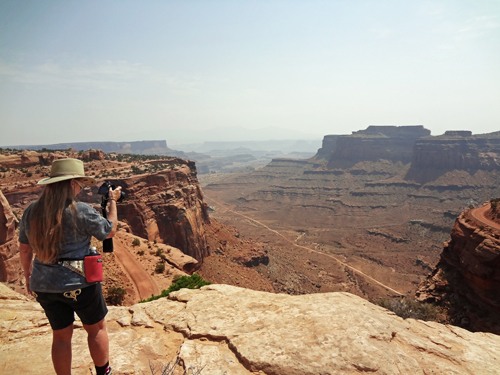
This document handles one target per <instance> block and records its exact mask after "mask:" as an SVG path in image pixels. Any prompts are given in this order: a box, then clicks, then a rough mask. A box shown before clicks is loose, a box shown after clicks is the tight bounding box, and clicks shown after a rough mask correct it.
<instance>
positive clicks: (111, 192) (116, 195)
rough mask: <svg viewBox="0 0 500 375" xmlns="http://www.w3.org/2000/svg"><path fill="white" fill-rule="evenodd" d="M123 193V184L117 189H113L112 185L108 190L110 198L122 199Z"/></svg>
mask: <svg viewBox="0 0 500 375" xmlns="http://www.w3.org/2000/svg"><path fill="white" fill-rule="evenodd" d="M121 194H122V187H121V186H118V187H117V188H116V189H115V190H113V188H111V187H110V188H109V192H108V199H110V200H115V201H117V200H118V199H120V197H121Z"/></svg>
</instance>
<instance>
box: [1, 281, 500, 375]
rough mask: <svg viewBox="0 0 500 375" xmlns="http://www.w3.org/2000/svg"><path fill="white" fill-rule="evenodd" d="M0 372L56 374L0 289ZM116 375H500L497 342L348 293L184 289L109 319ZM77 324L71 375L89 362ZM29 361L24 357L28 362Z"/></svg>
mask: <svg viewBox="0 0 500 375" xmlns="http://www.w3.org/2000/svg"><path fill="white" fill-rule="evenodd" d="M0 320H1V322H2V324H0V344H1V346H0V363H2V364H3V365H0V372H1V373H6V374H7V373H16V374H37V375H39V374H42V375H43V374H53V370H52V364H51V362H50V343H51V331H50V327H49V326H48V323H47V320H46V319H45V317H44V314H43V311H42V310H41V309H40V307H39V306H38V304H37V303H35V302H32V301H29V300H27V299H26V298H24V297H19V296H18V295H16V294H15V293H13V292H12V291H10V290H9V289H8V287H6V286H5V285H3V284H0ZM107 324H108V332H109V337H110V343H111V363H112V365H113V368H114V373H115V372H116V373H117V374H129V375H134V374H137V375H139V374H143V373H144V374H148V375H149V374H150V373H151V371H150V364H153V365H155V366H157V368H158V366H160V365H161V364H166V363H172V362H174V361H176V359H177V360H178V361H179V364H180V366H181V367H179V368H178V370H177V371H176V372H175V375H178V374H180V373H181V372H182V369H183V368H182V367H184V368H187V369H189V368H191V369H196V370H201V372H200V373H199V374H200V375H221V374H226V375H251V374H254V375H257V374H258V375H285V374H286V375H294V374H297V375H298V374H300V375H307V374H314V375H317V374H323V375H326V374H364V373H373V374H405V375H406V374H500V354H499V353H500V337H499V336H496V335H494V334H489V333H471V332H468V331H466V330H463V329H461V328H457V327H453V326H444V325H441V324H437V323H430V322H422V321H416V320H403V319H401V318H398V317H396V316H395V315H394V314H392V313H390V312H388V311H387V310H385V309H383V308H381V307H378V306H375V305H372V304H371V303H369V302H368V301H365V300H363V299H361V298H359V297H356V296H354V295H351V294H348V293H325V294H314V295H301V296H289V295H280V294H271V293H264V292H256V291H252V290H248V289H244V288H237V287H232V286H228V285H210V286H206V287H203V288H201V289H200V290H187V289H182V290H180V291H178V292H175V293H172V294H171V297H170V299H167V298H162V299H159V300H156V301H152V302H149V303H144V304H140V305H134V306H131V307H111V308H110V312H109V314H108V316H107ZM85 338H86V334H85V332H84V330H83V329H82V326H81V324H80V323H79V322H77V323H76V324H75V332H74V337H73V374H74V375H90V374H91V373H92V372H91V369H92V361H91V359H90V355H89V353H88V349H87V348H86V339H85ZM26 353H30V357H29V361H28V360H26Z"/></svg>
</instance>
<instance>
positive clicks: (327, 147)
mask: <svg viewBox="0 0 500 375" xmlns="http://www.w3.org/2000/svg"><path fill="white" fill-rule="evenodd" d="M338 137H340V136H339V135H334V134H331V135H325V136H324V137H323V144H322V146H321V148H320V149H319V150H318V153H317V154H316V156H315V157H314V159H315V160H330V158H331V156H332V154H333V153H334V152H335V149H336V148H337V147H336V146H337V139H338Z"/></svg>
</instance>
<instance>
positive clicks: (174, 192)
mask: <svg viewBox="0 0 500 375" xmlns="http://www.w3.org/2000/svg"><path fill="white" fill-rule="evenodd" d="M161 162H162V163H165V161H161ZM168 163H169V164H170V165H171V168H170V169H166V170H163V171H160V172H157V173H153V174H141V175H135V176H132V177H129V178H124V179H109V181H111V182H112V183H113V184H114V185H115V186H122V188H123V191H124V192H125V194H126V199H125V200H124V201H123V202H121V203H119V204H118V205H117V207H118V217H119V218H120V220H121V221H124V222H126V223H127V224H128V225H129V226H130V229H131V231H132V233H134V234H135V235H137V236H140V237H142V238H146V239H148V240H149V241H157V242H160V243H165V244H168V245H170V246H173V247H176V248H178V249H180V250H182V251H183V252H184V253H185V254H187V255H190V256H192V257H193V258H195V259H197V260H198V261H202V260H203V258H204V257H205V256H207V255H208V249H207V246H206V238H205V234H204V228H203V224H205V223H209V218H208V213H207V208H208V206H207V204H206V203H205V202H203V193H202V191H201V188H200V185H199V184H198V180H197V177H196V167H195V163H194V162H192V161H188V160H184V159H178V158H176V159H171V160H169V161H168ZM96 193H97V187H95V188H93V190H92V194H91V195H89V196H88V197H87V198H85V197H82V200H85V199H86V200H87V201H89V202H91V203H95V196H96Z"/></svg>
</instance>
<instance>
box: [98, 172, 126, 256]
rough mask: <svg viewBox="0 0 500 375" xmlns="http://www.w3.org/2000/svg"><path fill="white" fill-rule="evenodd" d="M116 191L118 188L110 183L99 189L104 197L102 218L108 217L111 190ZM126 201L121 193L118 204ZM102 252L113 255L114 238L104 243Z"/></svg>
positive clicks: (102, 200) (105, 183)
mask: <svg viewBox="0 0 500 375" xmlns="http://www.w3.org/2000/svg"><path fill="white" fill-rule="evenodd" d="M110 188H111V189H113V190H115V189H116V186H115V185H113V184H112V183H111V182H109V181H104V183H103V184H102V185H101V186H100V187H99V190H98V191H97V194H99V195H102V199H101V209H102V216H103V217H106V206H107V205H108V201H109V199H108V194H109V189H110ZM123 199H125V193H124V192H123V191H121V194H120V198H119V199H117V200H116V203H118V202H120V201H122V200H123ZM102 250H103V251H104V252H105V253H112V252H113V239H112V238H106V239H105V240H104V241H103V242H102Z"/></svg>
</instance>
